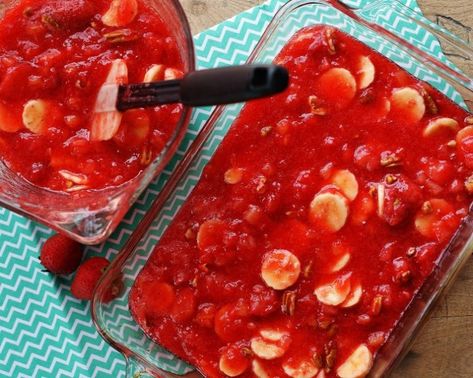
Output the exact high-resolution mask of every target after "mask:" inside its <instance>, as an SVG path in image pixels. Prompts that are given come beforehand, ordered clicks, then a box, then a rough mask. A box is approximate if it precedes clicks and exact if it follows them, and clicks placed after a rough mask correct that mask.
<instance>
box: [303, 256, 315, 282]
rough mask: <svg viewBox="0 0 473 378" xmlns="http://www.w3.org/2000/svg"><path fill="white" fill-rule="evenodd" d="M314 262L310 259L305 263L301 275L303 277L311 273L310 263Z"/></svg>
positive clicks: (307, 276)
mask: <svg viewBox="0 0 473 378" xmlns="http://www.w3.org/2000/svg"><path fill="white" fill-rule="evenodd" d="M313 264H314V262H313V261H312V260H310V261H309V262H308V263H307V265H306V266H305V267H304V269H303V270H302V275H303V276H304V278H309V277H310V275H311V273H312V265H313Z"/></svg>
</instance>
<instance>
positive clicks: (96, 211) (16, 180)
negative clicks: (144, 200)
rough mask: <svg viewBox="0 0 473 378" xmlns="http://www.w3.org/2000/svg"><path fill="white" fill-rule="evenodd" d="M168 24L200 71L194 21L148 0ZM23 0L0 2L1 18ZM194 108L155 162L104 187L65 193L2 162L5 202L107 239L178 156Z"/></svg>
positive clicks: (63, 228)
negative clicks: (191, 23) (35, 181)
mask: <svg viewBox="0 0 473 378" xmlns="http://www.w3.org/2000/svg"><path fill="white" fill-rule="evenodd" d="M143 1H144V2H145V3H147V4H148V5H150V6H151V8H152V9H154V10H155V11H156V13H157V14H158V15H159V17H161V18H162V19H163V20H164V21H165V22H166V23H167V25H168V27H169V31H170V33H172V36H173V37H174V38H175V40H176V41H177V44H178V45H179V46H180V49H179V51H180V54H181V58H182V61H183V63H184V71H185V72H189V71H193V70H194V69H195V58H194V45H193V40H192V34H191V31H190V27H189V23H188V21H187V18H186V16H185V14H184V11H183V9H182V7H181V5H180V3H179V1H178V0H143ZM17 3H18V0H7V1H6V2H4V3H3V4H2V2H0V18H1V17H2V16H3V14H4V12H5V11H8V9H10V8H12V7H14V6H15V5H16V4H17ZM190 114H191V110H190V108H184V110H183V112H182V114H181V116H180V119H179V121H178V122H177V123H176V125H175V127H174V133H173V135H172V136H171V138H170V139H169V140H168V142H167V143H166V145H165V147H164V149H163V150H162V152H161V153H160V154H159V155H158V156H157V157H156V158H155V159H154V161H153V162H152V163H151V164H150V165H149V166H148V167H147V168H146V169H144V170H143V171H142V172H141V173H140V174H139V175H138V176H136V177H135V178H133V179H132V180H130V181H128V182H126V183H124V184H122V185H120V186H117V187H108V188H104V189H100V190H84V191H79V192H75V193H62V192H56V191H52V190H48V189H45V188H41V187H38V186H35V185H33V184H31V183H30V182H28V181H26V180H25V179H23V178H22V177H20V176H19V175H17V174H16V173H15V172H12V171H11V170H10V169H9V168H8V167H7V166H6V165H5V164H4V163H3V162H1V161H0V206H2V207H5V208H8V209H9V210H11V211H14V212H16V213H19V214H21V215H24V216H26V217H28V218H31V219H34V220H36V221H38V222H41V223H43V224H45V225H46V226H48V227H51V228H53V229H55V230H57V231H60V232H62V233H65V234H67V235H69V236H70V237H71V238H73V239H75V240H77V241H79V242H81V243H83V244H98V243H100V242H102V241H104V240H105V239H106V238H107V237H108V236H109V235H110V234H111V233H112V231H113V230H114V229H115V228H116V227H117V225H118V224H119V223H120V221H121V219H122V218H123V216H124V215H125V213H126V212H127V210H128V209H129V208H130V207H131V206H132V204H133V203H134V202H135V200H136V199H137V198H138V197H139V195H140V194H141V193H142V192H143V190H144V189H145V188H146V187H147V186H148V184H149V183H150V182H151V180H153V179H154V178H155V177H156V176H157V175H158V174H159V173H161V172H162V170H163V169H164V167H165V166H166V164H167V163H168V162H169V160H170V159H171V157H172V156H173V155H174V153H175V151H176V149H177V147H178V145H179V143H180V142H181V141H182V138H183V137H184V134H185V132H186V130H187V126H188V124H189V119H190Z"/></svg>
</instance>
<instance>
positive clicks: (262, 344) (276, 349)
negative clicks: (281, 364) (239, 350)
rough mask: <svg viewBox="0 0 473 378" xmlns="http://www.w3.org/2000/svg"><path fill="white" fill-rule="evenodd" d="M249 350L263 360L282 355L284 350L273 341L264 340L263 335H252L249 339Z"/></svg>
mask: <svg viewBox="0 0 473 378" xmlns="http://www.w3.org/2000/svg"><path fill="white" fill-rule="evenodd" d="M250 346H251V350H252V351H253V353H254V354H255V355H257V356H258V357H259V358H262V359H264V360H274V359H275V358H279V357H282V356H283V355H284V353H286V350H285V349H284V348H282V347H280V346H279V345H276V344H275V343H274V342H272V341H269V340H265V339H264V338H263V337H254V338H253V339H251V344H250Z"/></svg>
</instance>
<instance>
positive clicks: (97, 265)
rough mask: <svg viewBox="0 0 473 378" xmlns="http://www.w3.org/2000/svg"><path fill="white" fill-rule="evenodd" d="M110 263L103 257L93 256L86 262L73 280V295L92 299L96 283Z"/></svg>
mask: <svg viewBox="0 0 473 378" xmlns="http://www.w3.org/2000/svg"><path fill="white" fill-rule="evenodd" d="M109 264H110V263H109V261H108V260H107V259H105V258H103V257H92V258H90V259H89V260H87V261H86V262H84V263H83V264H82V265H81V266H80V267H79V269H78V270H77V273H76V276H75V277H74V280H73V281H72V286H71V292H72V295H74V296H75V297H76V298H79V299H85V300H91V299H92V294H93V292H94V288H95V285H97V282H98V281H99V279H100V277H101V276H102V274H103V272H104V271H105V269H107V267H108V265H109Z"/></svg>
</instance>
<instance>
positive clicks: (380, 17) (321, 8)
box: [92, 0, 473, 377]
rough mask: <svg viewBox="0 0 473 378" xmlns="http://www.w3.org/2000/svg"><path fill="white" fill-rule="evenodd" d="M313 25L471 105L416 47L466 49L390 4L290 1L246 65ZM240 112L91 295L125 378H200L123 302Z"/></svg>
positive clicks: (207, 139)
mask: <svg viewBox="0 0 473 378" xmlns="http://www.w3.org/2000/svg"><path fill="white" fill-rule="evenodd" d="M393 18H395V19H396V20H395V22H394V23H395V24H398V25H399V24H404V25H406V26H408V27H409V29H410V30H415V31H416V32H415V33H406V34H407V36H408V39H409V41H407V40H405V39H404V38H403V37H401V36H400V34H399V33H398V32H396V31H395V30H394V29H391V28H390V26H389V25H391V24H392V23H388V22H387V20H388V19H390V20H392V19H393ZM317 24H324V25H330V26H333V27H336V28H338V29H340V30H342V31H344V32H345V33H348V34H349V35H351V36H352V37H354V38H356V39H358V40H360V41H361V42H363V43H365V44H367V45H368V46H370V47H371V48H373V49H376V50H377V51H379V52H380V53H382V54H383V55H385V56H386V57H388V58H389V59H391V60H392V61H394V62H395V63H396V64H398V65H399V66H400V67H402V68H404V69H405V70H407V71H408V72H410V73H411V74H412V75H414V76H415V77H417V78H419V79H421V80H424V81H425V82H427V83H429V84H431V85H432V86H434V87H436V88H437V89H439V90H440V91H441V92H443V93H444V94H446V95H447V96H448V97H450V98H451V99H452V100H453V101H455V102H456V103H458V104H459V105H461V106H463V107H465V108H468V105H469V104H473V102H471V101H472V100H473V92H472V89H473V83H472V81H471V80H470V78H469V77H468V76H466V75H465V74H463V73H462V72H460V71H459V70H458V69H457V68H455V66H453V65H452V64H451V63H449V62H448V61H447V60H446V59H445V57H443V56H442V58H441V59H438V58H436V57H435V56H433V55H431V54H430V53H429V51H430V49H429V47H428V46H422V43H420V42H422V41H430V42H429V43H432V44H434V47H435V48H439V45H438V41H440V43H442V44H448V45H449V48H450V50H452V49H455V50H456V51H458V54H459V55H462V56H465V54H467V56H469V57H472V56H473V54H472V50H471V49H470V48H469V46H468V45H466V44H465V43H464V42H462V41H461V40H460V39H458V38H457V37H455V36H454V35H452V34H450V33H449V32H447V31H444V30H442V29H440V28H439V27H438V26H437V25H435V24H433V23H431V22H430V21H428V20H427V19H425V18H424V17H422V16H421V15H419V14H417V13H415V12H414V11H412V10H410V9H408V8H405V7H404V6H402V5H401V4H399V3H396V2H392V1H377V2H372V3H370V4H369V6H367V7H364V8H360V9H356V10H353V9H348V8H346V7H345V6H344V5H342V4H340V3H338V2H329V1H323V0H319V1H307V0H293V1H289V2H288V3H287V4H285V5H284V6H283V7H282V8H281V9H280V10H279V12H278V13H277V14H276V15H275V17H274V18H273V20H272V21H271V23H270V25H269V26H268V28H267V29H266V31H265V33H264V34H263V36H262V38H261V40H260V42H259V43H258V45H257V46H256V48H255V50H254V51H253V53H252V54H251V56H250V58H249V61H248V62H250V63H251V62H261V63H269V62H271V61H272V60H273V59H274V57H275V56H276V55H277V54H278V53H279V51H280V50H281V48H282V47H283V46H284V45H285V43H286V42H287V41H288V40H289V39H290V38H291V36H292V35H294V33H296V32H297V31H298V30H300V29H301V28H304V27H306V26H311V25H317ZM436 38H438V39H436ZM416 46H418V47H416ZM242 106H243V105H241V104H239V105H228V106H222V107H218V108H216V109H215V111H214V112H213V113H212V116H211V117H210V119H209V120H208V122H207V123H206V124H205V125H204V127H203V128H202V130H201V131H200V133H199V135H198V136H197V138H196V140H195V141H194V143H193V144H192V146H191V147H190V148H189V150H188V152H187V153H186V155H185V156H184V158H183V159H182V161H181V163H180V165H179V166H178V167H177V168H176V170H175V172H174V173H173V175H172V176H171V177H170V179H169V181H168V182H167V184H166V186H165V187H164V188H163V190H162V192H161V193H160V195H159V196H158V197H157V199H156V200H155V202H154V204H153V206H152V207H151V209H150V210H149V212H148V213H147V214H146V216H145V218H144V219H143V220H142V222H141V223H140V225H139V226H138V228H137V229H136V231H135V232H134V233H133V234H132V235H131V236H130V238H129V241H128V242H127V244H126V245H125V247H124V248H123V250H122V251H121V252H120V254H119V255H118V256H117V258H116V259H115V261H114V262H113V263H112V265H111V266H110V268H109V269H108V271H107V274H106V275H105V276H104V277H103V279H102V280H101V282H100V284H99V285H98V287H97V289H96V292H95V296H94V300H93V305H92V314H93V319H94V322H95V324H96V326H97V328H98V330H99V332H100V334H101V335H102V336H103V337H104V338H105V340H106V341H108V342H109V343H110V344H111V345H112V346H113V347H115V348H116V349H117V350H119V351H120V352H122V353H123V355H124V356H125V358H126V359H127V361H128V374H129V376H130V377H133V376H136V375H135V374H136V373H138V372H140V371H146V372H148V373H149V374H152V375H156V376H161V377H173V376H175V375H182V374H187V376H191V375H192V376H200V375H199V374H198V373H191V371H192V369H191V367H190V366H188V365H186V364H185V363H184V362H181V361H180V360H178V359H177V358H176V357H174V356H172V355H171V354H169V353H168V352H166V351H165V350H164V349H162V348H161V347H159V346H158V345H157V344H155V343H153V342H152V341H151V340H149V339H148V338H147V336H146V335H145V334H144V333H143V332H142V331H141V329H140V328H139V326H138V325H137V324H136V323H135V321H134V320H133V318H132V317H131V314H130V311H129V307H128V294H129V291H130V289H131V287H132V285H133V282H134V281H135V279H136V277H137V275H138V274H139V272H140V270H141V269H142V268H143V266H144V265H145V263H146V261H147V259H148V257H149V256H150V254H151V253H152V251H153V249H154V247H155V246H156V244H157V243H158V242H159V239H160V236H161V235H162V234H163V233H164V232H165V230H166V228H167V226H168V225H169V224H170V222H172V220H173V218H174V217H175V215H176V214H177V212H178V211H179V209H180V207H181V205H182V203H183V202H184V201H185V200H186V198H187V196H188V195H189V194H190V192H191V191H192V188H193V187H194V186H195V185H196V183H197V181H198V180H199V177H200V175H201V173H202V170H203V168H204V166H205V165H206V163H207V162H208V161H209V160H210V158H211V155H212V154H213V152H214V151H215V150H216V148H217V147H218V145H219V143H220V141H221V140H222V138H223V137H224V136H225V134H226V132H227V131H228V129H229V127H230V126H231V124H232V122H233V121H234V120H235V118H236V117H237V116H238V114H239V112H240V111H241V109H242ZM472 231H473V219H472V215H471V212H470V215H468V216H467V218H466V219H465V221H464V222H463V224H462V226H461V228H460V230H459V231H458V232H457V233H456V235H455V236H454V238H453V239H452V240H451V242H450V244H449V245H448V247H447V248H446V249H445V250H444V252H443V254H442V256H441V258H440V259H439V260H438V261H437V262H436V268H435V269H434V271H433V273H432V274H431V275H430V276H429V278H428V279H427V281H426V282H425V284H424V285H423V286H422V288H421V290H420V292H419V293H418V294H417V295H416V297H415V300H414V301H413V302H412V304H411V305H410V306H409V307H408V309H407V311H405V313H404V314H403V315H402V318H401V320H400V322H399V324H398V325H397V326H396V328H395V330H394V331H393V333H392V334H391V336H390V337H389V339H388V341H387V343H386V344H385V345H384V346H383V348H382V349H381V350H380V352H379V353H378V354H377V355H376V358H375V363H374V366H373V368H372V370H371V373H370V374H371V376H373V377H378V376H386V375H388V374H389V373H390V372H391V371H392V369H393V367H394V366H395V365H396V363H397V362H399V361H400V360H401V359H402V357H403V356H404V355H405V353H406V352H407V351H408V350H409V347H410V345H411V343H412V341H413V340H414V337H415V335H416V334H417V333H418V331H419V329H420V328H421V326H422V324H423V323H424V322H425V320H426V318H427V317H428V314H429V313H430V312H431V310H432V308H433V307H434V305H435V303H436V302H437V301H438V299H439V297H440V296H441V295H442V293H444V292H445V290H446V289H447V288H448V286H449V285H450V284H451V283H452V282H453V280H454V278H455V276H456V275H457V273H458V272H459V270H460V268H461V267H462V266H463V264H464V263H465V262H466V261H467V259H468V257H469V256H470V254H471V251H472V248H473V236H472ZM117 281H122V285H123V290H122V292H121V294H120V295H119V296H118V297H116V298H115V299H113V300H112V301H109V300H107V299H108V298H107V297H109V295H108V293H109V290H110V288H111V287H113V286H116V285H117Z"/></svg>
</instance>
